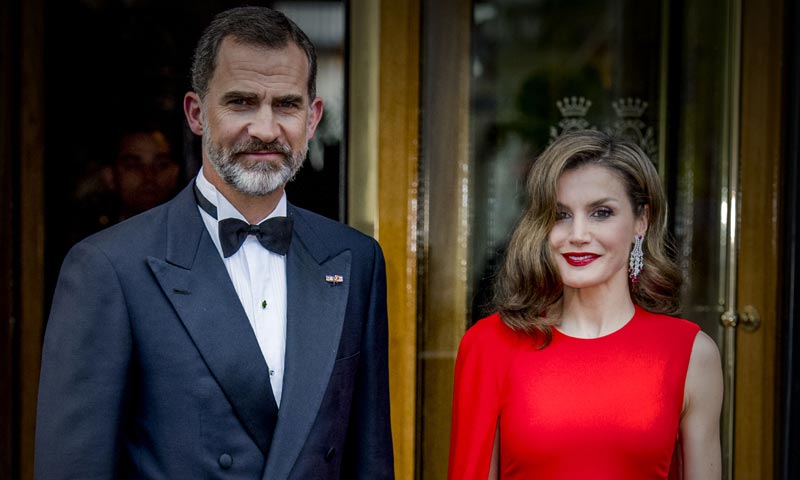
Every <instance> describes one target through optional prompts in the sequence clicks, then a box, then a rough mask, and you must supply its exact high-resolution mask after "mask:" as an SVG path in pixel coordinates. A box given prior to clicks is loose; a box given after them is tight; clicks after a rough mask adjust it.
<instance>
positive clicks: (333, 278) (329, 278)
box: [325, 275, 344, 286]
mask: <svg viewBox="0 0 800 480" xmlns="http://www.w3.org/2000/svg"><path fill="white" fill-rule="evenodd" d="M325 281H326V282H328V283H330V284H331V286H334V285H338V284H340V283H342V282H344V277H343V276H341V275H325Z"/></svg>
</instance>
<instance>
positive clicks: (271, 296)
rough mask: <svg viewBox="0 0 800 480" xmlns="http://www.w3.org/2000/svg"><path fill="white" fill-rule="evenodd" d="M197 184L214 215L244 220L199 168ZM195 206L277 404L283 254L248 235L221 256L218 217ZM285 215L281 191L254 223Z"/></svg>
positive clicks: (282, 324) (280, 383) (281, 360)
mask: <svg viewBox="0 0 800 480" xmlns="http://www.w3.org/2000/svg"><path fill="white" fill-rule="evenodd" d="M197 187H198V188H199V189H200V192H201V193H202V194H203V196H204V197H206V198H207V199H208V200H209V201H210V202H211V203H212V204H214V206H216V207H217V219H219V220H224V219H226V218H238V219H239V220H244V221H245V222H246V221H247V220H246V219H245V218H244V216H243V215H242V214H241V213H239V211H238V210H236V208H235V207H234V206H233V205H231V203H230V202H229V201H228V200H227V199H226V198H225V197H224V196H223V195H222V194H221V193H219V191H217V189H216V188H215V187H214V186H213V185H212V184H211V183H210V182H209V181H208V180H207V179H206V177H205V175H204V174H203V170H202V169H201V170H200V173H199V174H198V175H197ZM197 208H198V209H199V210H200V215H201V216H202V218H203V222H204V223H205V225H206V229H208V233H209V234H210V235H211V240H212V241H213V242H214V245H215V246H216V247H217V251H218V252H219V255H220V258H222V261H223V263H224V264H225V268H226V269H227V270H228V275H230V277H231V282H233V288H235V289H236V293H237V294H238V295H239V300H240V301H241V302H242V307H243V308H244V312H245V313H246V314H247V318H248V319H249V320H250V326H252V327H253V332H255V334H256V339H257V340H258V346H259V347H260V348H261V354H262V355H264V360H266V362H267V365H269V380H270V384H271V385H272V393H273V394H274V395H275V401H276V402H277V404H278V406H280V404H281V392H282V391H283V368H284V355H285V352H286V257H285V256H284V255H278V254H277V253H273V252H271V251H269V250H267V249H266V248H264V247H263V246H261V244H260V243H258V240H257V239H256V238H255V237H254V236H252V235H250V236H248V237H247V239H246V240H245V241H244V243H243V244H242V247H241V248H240V249H239V250H238V251H237V252H236V253H234V254H233V255H231V256H230V257H228V258H224V257H223V255H222V247H221V246H220V242H219V230H218V226H217V225H218V220H217V219H215V218H214V217H212V216H211V215H209V214H208V213H206V212H205V211H204V210H203V209H202V208H200V207H199V206H198V207H197ZM285 216H286V193H285V192H284V194H283V195H282V196H281V199H280V201H279V202H278V206H277V207H275V210H273V212H272V213H270V214H269V216H267V217H266V218H263V219H261V220H259V221H258V222H256V223H257V224H258V223H261V222H263V221H264V220H266V219H267V218H272V217H285ZM248 223H249V222H248ZM224 320H225V319H222V321H224Z"/></svg>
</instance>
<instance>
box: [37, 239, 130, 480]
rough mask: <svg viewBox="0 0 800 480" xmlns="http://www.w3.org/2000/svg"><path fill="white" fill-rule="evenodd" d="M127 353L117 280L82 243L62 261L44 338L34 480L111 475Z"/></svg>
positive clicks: (108, 264)
mask: <svg viewBox="0 0 800 480" xmlns="http://www.w3.org/2000/svg"><path fill="white" fill-rule="evenodd" d="M130 353H131V335H130V324H129V321H128V312H127V309H126V305H125V298H124V294H123V291H122V288H121V285H120V281H119V278H118V277H117V274H116V272H115V270H114V268H113V267H112V265H111V262H110V261H109V260H108V258H107V257H106V256H105V255H104V254H103V253H102V252H101V251H100V250H98V249H97V248H96V247H94V246H92V245H91V244H89V243H87V242H82V243H80V244H78V245H77V246H75V247H74V248H73V249H72V251H70V253H69V254H68V255H67V258H66V259H65V261H64V265H63V267H62V270H61V274H60V276H59V280H58V284H57V287H56V292H55V296H54V299H53V306H52V309H51V313H50V318H49V321H48V325H47V330H46V334H45V339H44V349H43V355H42V370H41V376H40V383H39V403H38V414H37V424H36V445H35V460H34V476H35V478H37V479H43V480H44V479H47V480H53V479H60V478H64V479H66V478H81V479H100V478H103V479H107V478H114V477H115V476H116V469H117V459H118V456H119V452H118V450H119V448H118V445H119V442H118V436H119V431H120V428H121V425H122V423H123V421H124V419H123V411H124V397H125V390H126V382H127V380H126V379H127V376H128V375H127V372H128V366H129V359H130Z"/></svg>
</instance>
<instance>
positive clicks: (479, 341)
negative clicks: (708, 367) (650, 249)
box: [448, 307, 700, 480]
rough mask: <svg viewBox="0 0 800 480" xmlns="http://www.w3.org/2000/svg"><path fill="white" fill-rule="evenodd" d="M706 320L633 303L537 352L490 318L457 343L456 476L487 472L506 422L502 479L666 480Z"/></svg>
mask: <svg viewBox="0 0 800 480" xmlns="http://www.w3.org/2000/svg"><path fill="white" fill-rule="evenodd" d="M699 330H700V328H699V327H698V326H697V325H696V324H694V323H691V322H689V321H687V320H681V319H678V318H674V317H668V316H665V315H658V314H654V313H650V312H647V311H646V310H643V309H641V308H639V307H636V313H635V314H634V316H633V318H631V320H630V321H629V322H628V323H626V324H625V325H624V326H623V327H622V328H620V329H619V330H617V331H615V332H613V333H611V334H609V335H606V336H603V337H600V338H595V339H581V338H574V337H569V336H567V335H564V334H562V333H560V332H559V331H557V330H555V329H554V330H553V341H552V342H551V343H550V345H548V346H547V347H545V348H544V349H537V348H536V343H535V341H534V340H533V338H532V337H530V336H528V335H524V334H521V333H516V332H514V331H512V330H511V329H509V328H508V327H507V326H506V325H505V324H504V323H503V322H502V320H500V317H499V316H498V315H493V316H490V317H487V318H485V319H483V320H481V321H479V322H478V323H477V324H476V325H475V326H473V327H472V328H470V329H469V330H468V331H467V333H466V334H465V335H464V338H463V339H462V341H461V346H460V347H459V351H458V358H457V361H456V373H455V391H454V398H453V423H452V430H451V437H450V442H451V444H450V460H449V475H448V476H449V478H450V479H452V480H461V479H485V478H486V477H487V475H488V472H489V464H490V460H491V452H492V445H493V441H494V435H495V429H496V426H497V424H498V422H499V425H500V471H501V478H503V479H581V480H585V479H594V480H603V479H608V480H612V479H613V480H624V479H636V480H641V479H666V478H667V476H668V473H669V470H670V462H671V459H672V455H673V449H674V447H675V443H676V438H677V435H678V427H679V423H680V415H681V409H682V406H683V390H684V385H685V383H686V371H687V369H688V366H689V357H690V355H691V351H692V345H693V344H694V339H695V336H696V335H697V332H698V331H699Z"/></svg>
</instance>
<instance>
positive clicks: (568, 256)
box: [561, 252, 600, 267]
mask: <svg viewBox="0 0 800 480" xmlns="http://www.w3.org/2000/svg"><path fill="white" fill-rule="evenodd" d="M561 256H562V257H564V260H566V261H567V263H569V264H570V265H572V266H573V267H584V266H586V265H589V264H590V263H592V262H594V261H595V260H597V259H598V258H600V255H597V254H595V253H587V252H567V253H562V254H561Z"/></svg>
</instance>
